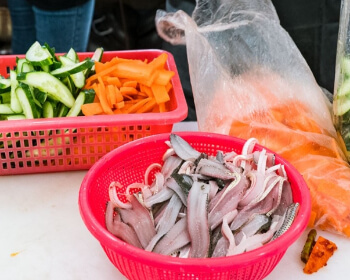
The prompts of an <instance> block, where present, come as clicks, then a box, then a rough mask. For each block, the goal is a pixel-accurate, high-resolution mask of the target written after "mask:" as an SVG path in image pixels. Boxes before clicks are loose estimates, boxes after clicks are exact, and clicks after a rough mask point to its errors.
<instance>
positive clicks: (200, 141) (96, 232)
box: [79, 132, 311, 280]
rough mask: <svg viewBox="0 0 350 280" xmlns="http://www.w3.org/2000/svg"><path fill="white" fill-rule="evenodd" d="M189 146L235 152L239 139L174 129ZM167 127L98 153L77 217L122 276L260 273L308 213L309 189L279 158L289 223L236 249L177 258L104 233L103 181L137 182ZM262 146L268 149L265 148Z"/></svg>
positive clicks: (157, 154) (244, 279)
mask: <svg viewBox="0 0 350 280" xmlns="http://www.w3.org/2000/svg"><path fill="white" fill-rule="evenodd" d="M177 134H178V135H180V136H181V137H183V138H184V139H185V140H186V141H188V142H189V143H190V144H191V145H192V146H193V147H194V148H196V149H197V150H199V151H201V152H206V153H208V154H210V155H215V154H216V151H217V150H221V151H223V152H228V151H232V150H234V151H236V152H238V153H241V150H242V147H243V145H244V143H245V140H242V139H238V138H234V137H231V136H224V135H219V134H214V133H204V132H180V133H177ZM166 140H169V133H163V134H159V135H153V136H149V137H145V138H143V139H138V140H135V141H133V142H130V143H127V144H125V145H123V146H120V147H118V148H117V149H115V150H113V151H111V152H110V153H108V154H107V155H105V156H104V157H102V158H101V159H100V160H99V161H98V162H97V163H95V164H94V165H93V166H92V168H91V169H90V170H89V171H88V173H87V174H86V176H85V178H84V180H83V182H82V185H81V188H80V193H79V207H80V214H81V216H82V219H83V221H84V223H85V225H86V226H87V228H88V229H89V231H90V232H91V233H92V234H93V236H94V237H95V238H96V239H97V240H98V241H99V242H100V244H101V246H102V248H103V249H104V251H105V252H106V254H107V256H108V258H109V259H110V261H111V262H112V263H113V264H114V265H115V266H116V267H117V268H118V269H119V271H120V272H121V273H122V274H123V275H125V276H126V277H127V278H128V279H152V280H157V279H237V280H249V279H256V280H258V279H263V278H264V277H266V276H267V275H268V274H269V273H270V272H271V271H272V270H273V269H274V267H275V266H276V265H277V264H278V262H279V261H280V260H281V258H282V257H283V255H284V253H285V252H286V250H287V249H288V247H289V246H290V245H291V244H292V243H293V242H295V241H296V240H297V239H298V237H299V236H300V235H301V234H302V232H303V231H304V230H305V228H306V226H307V223H308V220H309V217H310V209H311V202H310V194H309V190H308V187H307V185H306V183H305V181H304V179H303V178H302V176H301V175H300V174H299V173H298V171H297V170H296V169H295V168H294V167H293V166H291V165H290V163H288V162H287V161H285V160H284V159H283V158H281V157H279V156H278V155H277V156H276V163H281V164H283V165H284V166H285V170H286V172H287V174H288V177H289V181H290V183H291V186H292V191H293V199H294V202H299V203H300V207H299V211H298V214H297V216H296V218H295V220H294V222H293V224H292V226H291V227H290V229H289V230H288V231H287V232H286V233H284V234H283V235H282V236H280V237H279V238H277V239H275V240H274V241H272V242H270V243H268V244H266V245H264V246H262V247H260V248H258V249H255V250H253V251H249V252H246V253H243V254H240V255H236V256H230V257H220V258H210V259H180V258H174V257H170V256H164V255H159V254H155V253H151V252H146V251H144V250H141V249H138V248H135V247H133V246H131V245H129V244H126V243H125V242H123V241H121V240H120V239H118V238H116V237H115V236H113V235H112V234H111V233H109V232H108V231H107V229H106V226H105V208H106V202H107V200H108V186H109V184H110V183H111V182H112V181H119V182H120V183H121V184H123V185H125V186H126V185H128V184H130V183H133V182H142V181H143V178H144V173H145V170H146V168H147V167H148V166H149V165H150V164H151V163H155V162H157V163H162V155H163V153H164V152H165V150H166V149H167V148H168V147H167V145H166V144H165V141H166ZM255 149H256V150H261V149H262V146H260V145H256V148H255ZM267 150H268V149H267Z"/></svg>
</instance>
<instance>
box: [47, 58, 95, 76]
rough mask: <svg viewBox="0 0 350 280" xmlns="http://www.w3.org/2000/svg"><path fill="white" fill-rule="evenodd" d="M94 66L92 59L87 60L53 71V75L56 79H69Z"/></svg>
mask: <svg viewBox="0 0 350 280" xmlns="http://www.w3.org/2000/svg"><path fill="white" fill-rule="evenodd" d="M93 65H94V62H93V61H92V60H91V59H85V60H84V61H82V62H79V63H75V64H74V65H71V66H65V67H61V68H58V69H55V70H53V71H51V74H52V75H54V76H56V77H67V76H69V75H72V74H75V73H78V72H81V71H84V70H85V69H88V68H90V67H92V66H93Z"/></svg>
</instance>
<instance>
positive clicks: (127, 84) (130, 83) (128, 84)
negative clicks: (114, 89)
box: [123, 80, 138, 88]
mask: <svg viewBox="0 0 350 280" xmlns="http://www.w3.org/2000/svg"><path fill="white" fill-rule="evenodd" d="M137 85H138V82H137V81H134V80H127V81H125V82H124V83H123V87H132V88H136V87H137Z"/></svg>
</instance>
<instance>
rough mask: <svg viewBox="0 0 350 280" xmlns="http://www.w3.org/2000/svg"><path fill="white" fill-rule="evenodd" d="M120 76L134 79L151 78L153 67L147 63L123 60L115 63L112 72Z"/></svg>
mask: <svg viewBox="0 0 350 280" xmlns="http://www.w3.org/2000/svg"><path fill="white" fill-rule="evenodd" d="M112 72H113V74H114V75H117V76H118V77H120V78H128V79H132V80H136V81H137V80H143V79H149V78H150V77H151V75H152V68H151V67H149V66H148V65H147V64H139V63H131V62H122V63H119V64H117V65H115V68H113V70H112V71H111V72H110V73H112Z"/></svg>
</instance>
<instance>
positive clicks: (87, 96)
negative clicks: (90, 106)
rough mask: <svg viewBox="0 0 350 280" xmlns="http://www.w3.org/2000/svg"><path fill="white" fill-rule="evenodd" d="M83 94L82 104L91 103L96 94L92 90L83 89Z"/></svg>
mask: <svg viewBox="0 0 350 280" xmlns="http://www.w3.org/2000/svg"><path fill="white" fill-rule="evenodd" d="M83 91H84V92H85V102H84V104H87V103H92V102H94V100H95V96H96V93H95V91H94V90H93V89H84V90H83Z"/></svg>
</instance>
